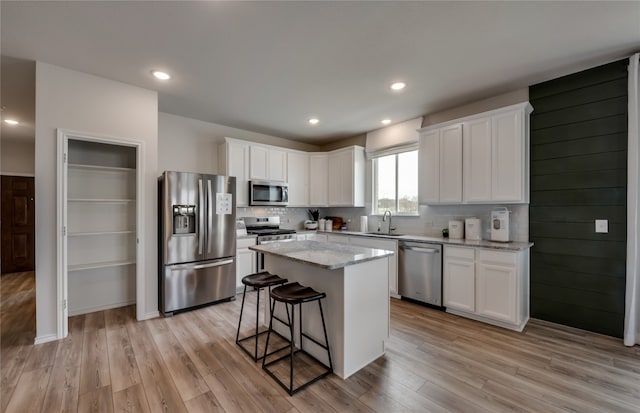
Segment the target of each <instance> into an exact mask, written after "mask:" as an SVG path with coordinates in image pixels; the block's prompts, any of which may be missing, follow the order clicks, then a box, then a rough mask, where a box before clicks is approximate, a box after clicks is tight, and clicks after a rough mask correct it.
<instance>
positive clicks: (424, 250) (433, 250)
mask: <svg viewBox="0 0 640 413" xmlns="http://www.w3.org/2000/svg"><path fill="white" fill-rule="evenodd" d="M400 249H401V250H403V251H415V252H420V253H423V254H439V253H440V250H439V249H436V248H423V247H406V246H402V247H400Z"/></svg>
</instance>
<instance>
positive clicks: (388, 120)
mask: <svg viewBox="0 0 640 413" xmlns="http://www.w3.org/2000/svg"><path fill="white" fill-rule="evenodd" d="M380 123H382V124H383V125H388V124H390V123H391V119H382V120H381V121H380Z"/></svg>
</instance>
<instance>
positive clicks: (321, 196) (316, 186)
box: [309, 153, 329, 206]
mask: <svg viewBox="0 0 640 413" xmlns="http://www.w3.org/2000/svg"><path fill="white" fill-rule="evenodd" d="M328 182H329V157H328V156H327V154H324V153H323V154H318V155H309V205H311V206H327V205H328Z"/></svg>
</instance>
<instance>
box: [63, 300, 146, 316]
mask: <svg viewBox="0 0 640 413" xmlns="http://www.w3.org/2000/svg"><path fill="white" fill-rule="evenodd" d="M135 303H136V300H135V299H133V300H128V301H124V302H121V303H113V304H106V305H99V306H95V307H85V308H75V309H73V310H72V309H69V317H73V316H74V315H80V314H87V313H94V312H96V311H103V310H110V309H112V308H118V307H126V306H128V305H131V304H135Z"/></svg>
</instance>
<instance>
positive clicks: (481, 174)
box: [462, 118, 492, 202]
mask: <svg viewBox="0 0 640 413" xmlns="http://www.w3.org/2000/svg"><path fill="white" fill-rule="evenodd" d="M462 129H463V135H464V139H463V150H464V166H463V172H464V185H463V190H464V200H465V202H484V201H490V200H491V179H492V178H491V118H482V119H476V120H473V121H470V122H465V123H464V124H463V128H462Z"/></svg>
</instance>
